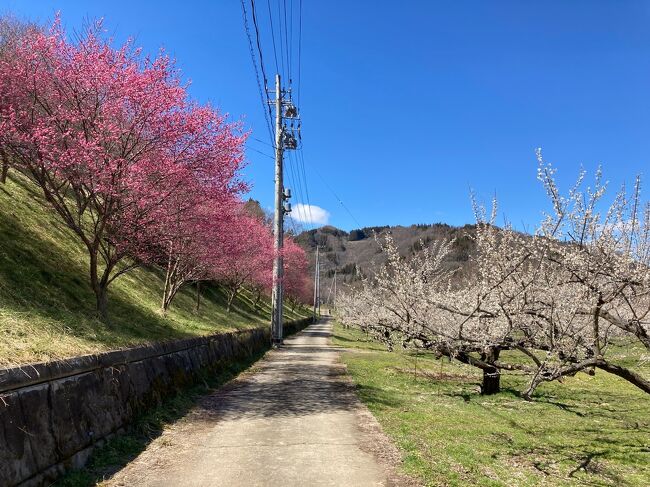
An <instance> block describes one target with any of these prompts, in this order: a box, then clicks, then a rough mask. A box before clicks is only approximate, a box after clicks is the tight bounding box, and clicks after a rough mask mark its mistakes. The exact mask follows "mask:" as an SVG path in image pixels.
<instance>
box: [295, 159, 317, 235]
mask: <svg viewBox="0 0 650 487" xmlns="http://www.w3.org/2000/svg"><path fill="white" fill-rule="evenodd" d="M298 157H299V159H300V169H301V171H302V179H303V182H304V183H305V193H306V195H307V210H308V212H309V222H310V223H311V224H312V226H313V225H314V217H313V216H312V212H311V201H309V186H308V185H307V174H306V172H305V157H304V154H303V151H302V149H300V150H299V151H298Z"/></svg>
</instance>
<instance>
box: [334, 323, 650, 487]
mask: <svg viewBox="0 0 650 487" xmlns="http://www.w3.org/2000/svg"><path fill="white" fill-rule="evenodd" d="M335 332H336V333H335V337H334V343H335V344H336V345H340V346H342V347H345V348H346V349H347V351H346V352H344V353H343V355H342V356H343V361H344V362H345V364H346V365H347V367H348V371H349V373H350V374H351V376H352V378H353V380H354V381H355V383H356V384H357V388H358V389H357V390H358V394H359V396H360V398H361V400H362V401H363V402H364V403H365V404H366V405H367V406H368V407H369V409H370V410H371V411H372V413H373V414H374V415H375V417H376V418H377V419H378V421H379V422H380V423H381V425H382V427H383V428H384V431H385V432H386V433H387V434H388V435H389V436H390V437H392V438H393V440H394V441H395V443H396V444H397V445H398V447H399V448H400V449H401V450H402V451H403V453H404V463H403V469H404V470H405V471H406V472H407V473H409V474H412V475H414V476H416V477H419V478H420V479H422V480H423V482H424V484H425V485H431V486H461V485H462V486H465V485H480V486H536V485H544V486H568V485H571V486H584V485H595V486H644V487H645V486H648V485H650V397H649V396H648V395H647V394H645V393H643V392H641V391H639V390H637V389H636V388H635V387H633V386H631V385H630V384H628V383H626V382H624V381H623V380H621V379H619V378H617V377H615V376H612V375H609V374H606V373H603V372H600V371H599V372H597V373H596V375H595V376H593V377H592V376H588V375H586V374H578V375H577V376H575V377H570V378H566V379H565V380H564V381H563V382H562V383H558V382H554V383H549V384H544V385H542V386H541V387H540V388H539V389H538V391H537V393H536V397H535V401H533V402H526V401H524V400H523V399H521V398H520V397H518V395H517V392H516V391H519V390H521V389H522V385H523V383H524V381H525V378H524V377H521V376H518V375H504V376H503V378H502V387H503V392H501V393H499V394H496V395H493V396H480V395H479V394H478V384H479V383H480V379H481V376H480V374H479V373H478V372H477V371H476V370H475V369H473V368H470V367H467V366H464V365H461V364H456V363H450V362H449V361H448V360H446V359H438V360H437V359H435V358H434V357H433V356H432V355H430V354H426V353H419V354H417V355H415V354H414V352H405V351H400V352H394V353H390V352H387V351H385V350H383V349H382V348H381V346H380V345H379V344H377V343H373V342H371V341H368V340H367V339H366V337H365V335H363V334H361V333H360V332H358V331H356V330H349V329H344V328H343V327H341V326H339V325H337V326H336V328H335ZM640 352H641V351H640V350H639V353H640ZM628 360H630V359H629V358H628ZM416 362H417V376H416V373H415V369H416ZM640 370H641V371H642V373H644V374H646V375H650V367H649V366H648V365H646V366H645V367H643V368H642V369H640ZM587 460H588V461H587ZM581 465H585V467H583V468H578V467H580V466H581Z"/></svg>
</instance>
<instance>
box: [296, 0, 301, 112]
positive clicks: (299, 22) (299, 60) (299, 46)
mask: <svg viewBox="0 0 650 487" xmlns="http://www.w3.org/2000/svg"><path fill="white" fill-rule="evenodd" d="M301 58H302V0H300V4H299V6H298V90H297V91H296V103H297V104H298V105H300V62H301Z"/></svg>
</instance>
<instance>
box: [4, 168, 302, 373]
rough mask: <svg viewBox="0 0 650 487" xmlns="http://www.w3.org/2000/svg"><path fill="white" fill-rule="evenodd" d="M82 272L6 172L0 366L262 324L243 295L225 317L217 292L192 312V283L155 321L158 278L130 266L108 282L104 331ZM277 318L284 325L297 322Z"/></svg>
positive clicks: (52, 220)
mask: <svg viewBox="0 0 650 487" xmlns="http://www.w3.org/2000/svg"><path fill="white" fill-rule="evenodd" d="M87 273H88V267H87V254H86V253H85V252H84V249H83V248H82V246H81V245H80V242H79V241H78V240H76V238H75V237H74V235H73V234H72V233H71V232H70V231H69V230H68V229H67V228H66V227H65V226H64V225H63V224H62V223H61V222H60V221H59V218H58V216H57V215H56V214H54V213H53V212H51V211H50V210H48V209H46V207H45V206H44V204H43V201H42V197H41V195H40V193H39V190H38V188H36V187H35V186H33V185H32V184H31V183H30V182H29V181H27V180H26V179H25V178H24V177H22V176H20V175H18V174H17V173H15V172H12V173H10V178H9V180H8V181H7V184H5V185H2V184H0V365H3V364H14V363H25V362H33V361H40V360H48V359H53V358H58V357H68V356H72V355H79V354H83V353H90V352H95V351H100V350H107V349H112V348H117V347H123V346H127V345H131V344H136V343H142V342H147V341H155V340H167V339H173V338H180V337H188V336H194V335H202V334H208V333H213V332H215V331H220V330H231V329H237V328H244V327H251V326H259V325H261V324H264V323H268V321H269V319H270V309H269V302H268V300H266V301H265V302H264V303H263V306H262V309H261V310H260V311H256V310H255V309H254V307H253V305H252V303H251V301H250V298H249V296H247V295H244V296H242V298H241V299H240V300H239V301H238V302H237V303H235V309H234V310H233V311H232V312H231V313H230V314H228V313H226V311H225V307H224V301H225V298H224V295H223V293H222V292H221V290H220V289H219V288H217V287H211V288H204V290H203V297H202V305H201V308H200V311H199V312H198V313H196V312H194V301H195V288H194V287H193V286H187V287H186V288H185V289H184V290H183V291H182V292H181V293H179V295H178V296H177V297H176V300H175V301H174V303H173V304H172V310H171V312H170V313H169V314H168V315H167V316H166V317H163V316H162V315H161V313H160V299H161V298H160V297H161V294H162V285H163V277H164V276H162V275H161V272H160V271H159V270H157V269H136V270H135V271H133V272H131V273H129V274H126V275H124V276H121V277H119V278H118V279H117V280H116V281H115V282H114V283H113V284H111V289H110V293H109V294H110V297H109V313H110V317H111V318H110V326H107V325H106V324H104V323H101V322H100V321H98V320H97V319H96V318H94V295H93V294H92V292H91V290H90V288H89V285H88V279H87ZM285 314H286V316H287V319H288V320H291V319H295V318H298V317H300V316H298V315H297V314H294V313H291V312H290V311H289V310H287V311H286V312H285Z"/></svg>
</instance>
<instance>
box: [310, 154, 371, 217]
mask: <svg viewBox="0 0 650 487" xmlns="http://www.w3.org/2000/svg"><path fill="white" fill-rule="evenodd" d="M312 167H313V168H314V171H315V172H316V174H317V175H318V177H319V178H320V179H321V181H322V182H323V184H324V185H325V187H326V188H327V189H329V190H330V192H331V193H332V194H333V195H334V197H335V198H336V199H337V200H338V202H339V203H340V204H341V206H342V207H343V209H344V210H345V211H346V212H347V213H348V215H350V217H352V219H353V220H354V222H355V223H356V224H357V225H358V226H359V228H363V226H362V225H361V223H359V220H357V219H356V218H355V217H354V215H353V214H352V212H351V211H350V209H349V208H348V207H347V206H346V205H345V203H343V200H342V199H341V198H339V195H337V194H336V191H334V190H333V189H332V187H331V186H330V185H329V184H328V183H327V181H325V178H324V177H323V176H322V175H321V173H320V172H319V171H318V169H316V166H312Z"/></svg>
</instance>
